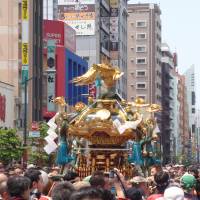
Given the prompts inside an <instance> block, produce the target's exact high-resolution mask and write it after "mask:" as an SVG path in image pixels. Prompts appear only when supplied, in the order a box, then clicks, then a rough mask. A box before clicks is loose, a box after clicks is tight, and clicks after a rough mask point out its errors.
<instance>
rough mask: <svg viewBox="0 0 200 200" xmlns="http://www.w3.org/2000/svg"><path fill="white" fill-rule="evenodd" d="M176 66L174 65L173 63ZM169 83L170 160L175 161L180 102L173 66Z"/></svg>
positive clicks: (178, 146) (178, 133)
mask: <svg viewBox="0 0 200 200" xmlns="http://www.w3.org/2000/svg"><path fill="white" fill-rule="evenodd" d="M175 67H176V65H175ZM171 76H172V79H171V84H172V90H171V94H172V96H173V98H172V99H171V101H170V107H171V108H172V110H171V113H172V120H171V123H170V125H171V126H170V129H171V133H172V137H171V138H172V139H173V144H172V145H171V147H173V151H172V155H171V156H172V161H173V162H175V163H177V161H178V160H177V158H178V155H180V154H181V138H180V129H179V122H180V116H179V109H180V102H179V100H178V76H177V71H176V68H174V69H173V70H172V71H171Z"/></svg>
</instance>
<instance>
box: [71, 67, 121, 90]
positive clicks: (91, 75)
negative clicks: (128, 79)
mask: <svg viewBox="0 0 200 200" xmlns="http://www.w3.org/2000/svg"><path fill="white" fill-rule="evenodd" d="M123 74H124V72H121V71H120V70H119V69H118V68H117V67H113V66H112V65H111V64H105V63H102V64H93V65H92V66H91V67H90V69H89V70H88V71H87V72H86V73H85V74H83V75H82V76H78V77H76V78H74V79H73V81H72V82H73V83H75V84H77V85H88V84H92V83H94V82H95V80H96V79H97V77H99V78H101V80H103V81H104V83H105V85H106V86H107V87H108V88H109V87H112V86H113V85H114V84H115V82H116V81H117V80H118V79H119V78H120V77H121V76H122V75H123Z"/></svg>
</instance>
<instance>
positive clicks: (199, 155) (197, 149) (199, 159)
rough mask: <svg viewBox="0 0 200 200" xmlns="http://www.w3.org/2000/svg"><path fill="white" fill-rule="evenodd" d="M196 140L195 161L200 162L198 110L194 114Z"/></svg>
mask: <svg viewBox="0 0 200 200" xmlns="http://www.w3.org/2000/svg"><path fill="white" fill-rule="evenodd" d="M196 139H197V146H196V152H197V154H196V161H197V162H198V163H199V162H200V110H199V109H198V110H197V112H196Z"/></svg>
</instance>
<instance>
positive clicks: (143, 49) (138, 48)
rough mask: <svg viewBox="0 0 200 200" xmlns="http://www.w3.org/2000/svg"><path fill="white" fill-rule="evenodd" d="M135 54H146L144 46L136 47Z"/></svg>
mask: <svg viewBox="0 0 200 200" xmlns="http://www.w3.org/2000/svg"><path fill="white" fill-rule="evenodd" d="M136 52H146V46H137V50H136Z"/></svg>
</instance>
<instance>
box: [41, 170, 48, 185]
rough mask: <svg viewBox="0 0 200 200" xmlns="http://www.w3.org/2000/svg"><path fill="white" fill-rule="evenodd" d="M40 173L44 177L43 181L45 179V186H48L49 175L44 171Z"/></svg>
mask: <svg viewBox="0 0 200 200" xmlns="http://www.w3.org/2000/svg"><path fill="white" fill-rule="evenodd" d="M40 172H41V176H42V179H43V183H44V186H46V185H47V184H48V182H49V178H48V174H47V173H46V172H45V171H43V170H40Z"/></svg>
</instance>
